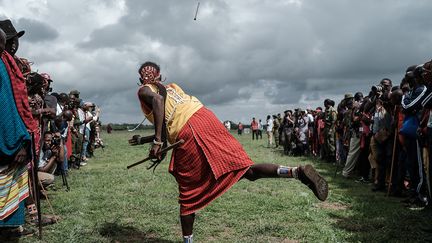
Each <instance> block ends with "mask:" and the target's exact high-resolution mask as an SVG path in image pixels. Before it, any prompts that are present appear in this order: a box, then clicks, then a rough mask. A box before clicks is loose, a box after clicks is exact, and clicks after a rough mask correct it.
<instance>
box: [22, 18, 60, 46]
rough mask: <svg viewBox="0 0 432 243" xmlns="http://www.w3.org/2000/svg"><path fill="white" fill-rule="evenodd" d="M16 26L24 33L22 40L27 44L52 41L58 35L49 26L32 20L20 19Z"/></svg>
mask: <svg viewBox="0 0 432 243" xmlns="http://www.w3.org/2000/svg"><path fill="white" fill-rule="evenodd" d="M16 26H19V27H20V28H21V29H23V30H25V31H26V33H25V35H26V38H25V39H24V40H25V41H29V42H40V41H52V40H54V39H56V38H57V37H58V35H59V33H58V32H57V30H56V29H54V28H53V27H51V26H50V25H48V24H46V23H43V22H40V21H38V20H34V19H27V18H21V19H19V20H18V21H17V24H16Z"/></svg>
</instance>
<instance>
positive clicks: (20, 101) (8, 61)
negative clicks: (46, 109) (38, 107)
mask: <svg viewBox="0 0 432 243" xmlns="http://www.w3.org/2000/svg"><path fill="white" fill-rule="evenodd" d="M1 59H2V60H3V62H4V64H5V66H6V70H7V72H8V74H9V77H10V80H11V83H12V89H13V95H14V98H15V104H16V106H17V109H18V113H19V115H20V116H21V118H22V120H23V122H24V124H25V125H26V127H27V130H28V131H29V132H35V131H36V129H37V126H38V125H37V123H36V121H35V120H34V119H33V116H32V113H31V109H30V106H29V103H28V97H27V87H26V82H25V79H24V76H23V75H22V73H21V70H20V69H19V68H18V65H17V64H16V62H15V60H14V59H13V57H12V56H11V55H10V54H9V53H7V52H6V51H3V53H2V54H1Z"/></svg>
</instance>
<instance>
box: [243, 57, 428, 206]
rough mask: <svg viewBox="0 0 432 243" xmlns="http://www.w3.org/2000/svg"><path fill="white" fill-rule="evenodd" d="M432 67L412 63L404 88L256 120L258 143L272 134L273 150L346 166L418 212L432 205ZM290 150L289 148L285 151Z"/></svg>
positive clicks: (381, 87) (351, 174)
mask: <svg viewBox="0 0 432 243" xmlns="http://www.w3.org/2000/svg"><path fill="white" fill-rule="evenodd" d="M431 97H432V65H431V61H428V62H426V63H424V64H420V65H412V66H409V67H408V68H407V69H406V71H405V75H404V77H402V81H401V82H400V84H398V85H394V84H393V82H392V81H391V80H390V79H388V78H384V79H382V80H380V81H379V82H378V84H376V85H373V86H372V87H371V89H370V91H369V92H368V94H367V95H366V96H364V95H363V93H362V92H356V93H354V95H353V94H352V93H347V94H345V95H344V98H343V99H342V100H341V101H340V102H339V104H337V106H336V102H335V101H333V100H331V99H326V100H324V103H323V105H324V107H323V108H322V107H317V108H316V109H314V110H312V109H301V108H297V109H294V110H286V111H285V112H284V115H283V116H282V115H281V114H277V115H268V116H267V119H266V124H265V126H260V125H259V124H258V123H257V122H256V119H255V118H252V122H251V124H250V127H251V129H252V139H253V140H255V139H258V138H257V136H256V134H258V133H260V132H262V130H263V129H265V130H266V132H267V138H268V142H267V144H268V147H273V148H278V147H279V145H281V147H283V153H284V154H286V155H290V156H312V157H317V158H320V159H321V160H322V161H324V162H329V163H334V164H336V165H337V167H338V168H342V169H341V170H342V176H343V177H344V178H347V179H353V180H356V181H357V182H361V183H367V184H371V185H372V191H374V192H379V191H386V192H387V193H388V194H389V195H390V196H395V197H403V198H405V199H404V200H402V202H403V203H405V204H406V206H407V207H408V208H410V209H423V208H424V207H425V206H427V205H428V204H429V202H430V200H431V189H430V184H431V170H430V169H429V168H430V166H429V161H430V158H429V154H431V153H432V151H431V150H432V115H431V114H432V109H431V104H432V101H431ZM281 151H282V149H281Z"/></svg>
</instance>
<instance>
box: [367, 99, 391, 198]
mask: <svg viewBox="0 0 432 243" xmlns="http://www.w3.org/2000/svg"><path fill="white" fill-rule="evenodd" d="M391 124H392V116H391V113H390V112H389V111H388V110H387V109H386V108H385V107H384V105H383V100H382V99H381V98H378V99H377V100H376V108H375V113H374V116H373V125H372V133H373V139H374V145H375V150H376V161H377V166H378V168H377V173H378V174H377V182H376V183H375V184H374V188H373V189H372V190H373V191H384V190H385V177H386V171H387V166H389V165H390V161H391V155H392V150H393V149H392V144H393V143H392V141H391V140H392V139H391V137H392V136H391V133H392V129H391Z"/></svg>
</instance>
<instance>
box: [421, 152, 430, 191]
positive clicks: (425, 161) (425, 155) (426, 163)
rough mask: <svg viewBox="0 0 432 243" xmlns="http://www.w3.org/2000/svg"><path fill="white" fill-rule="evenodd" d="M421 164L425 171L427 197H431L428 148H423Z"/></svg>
mask: <svg viewBox="0 0 432 243" xmlns="http://www.w3.org/2000/svg"><path fill="white" fill-rule="evenodd" d="M423 164H424V168H425V173H426V186H427V189H428V194H429V197H432V195H431V185H430V157H429V150H428V149H427V148H423Z"/></svg>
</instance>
